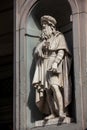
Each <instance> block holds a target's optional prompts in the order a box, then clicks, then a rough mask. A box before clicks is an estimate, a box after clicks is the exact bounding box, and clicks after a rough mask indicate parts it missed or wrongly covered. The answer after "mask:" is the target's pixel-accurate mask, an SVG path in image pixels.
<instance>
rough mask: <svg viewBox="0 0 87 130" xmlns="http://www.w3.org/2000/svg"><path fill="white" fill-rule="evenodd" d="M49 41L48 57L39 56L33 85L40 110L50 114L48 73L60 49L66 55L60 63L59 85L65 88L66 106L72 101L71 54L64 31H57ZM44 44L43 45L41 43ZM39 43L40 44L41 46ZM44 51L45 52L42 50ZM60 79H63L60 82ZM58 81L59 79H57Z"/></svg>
mask: <svg viewBox="0 0 87 130" xmlns="http://www.w3.org/2000/svg"><path fill="white" fill-rule="evenodd" d="M47 42H49V49H48V52H50V53H49V54H48V57H43V55H42V57H39V58H38V59H37V62H36V69H35V73H34V77H33V82H32V84H33V86H34V87H35V91H36V101H35V102H36V105H37V107H38V108H39V110H40V111H41V112H43V113H45V114H49V113H50V110H49V106H48V103H47V96H46V91H45V90H46V89H50V88H49V84H50V80H49V76H48V73H50V71H49V70H50V68H51V65H52V63H53V62H54V60H55V58H57V54H58V51H59V50H64V57H63V59H62V60H61V62H60V63H59V65H58V68H57V74H58V75H59V80H58V86H60V87H62V88H63V90H64V95H63V96H64V107H67V106H68V105H69V104H70V102H71V90H72V88H71V86H72V84H71V76H70V68H71V54H70V52H69V49H68V47H67V43H66V41H65V38H64V36H63V34H62V33H60V32H59V31H57V32H56V34H55V36H54V37H52V38H50V39H49V40H48V41H47ZM41 44H42V45H41ZM39 45H40V48H39V49H40V50H42V47H43V42H42V43H40V44H39ZM39 45H38V46H39ZM42 53H43V52H42ZM59 81H62V82H60V83H59ZM56 82H57V81H56Z"/></svg>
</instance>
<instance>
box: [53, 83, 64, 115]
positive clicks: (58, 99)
mask: <svg viewBox="0 0 87 130" xmlns="http://www.w3.org/2000/svg"><path fill="white" fill-rule="evenodd" d="M51 88H52V90H53V94H54V98H55V101H56V104H57V106H58V108H59V117H65V116H66V115H65V114H64V109H63V97H62V94H61V91H60V89H59V87H58V85H52V87H51Z"/></svg>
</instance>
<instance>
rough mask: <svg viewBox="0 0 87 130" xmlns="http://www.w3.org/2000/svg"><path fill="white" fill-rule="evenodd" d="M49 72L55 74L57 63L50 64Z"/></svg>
mask: <svg viewBox="0 0 87 130" xmlns="http://www.w3.org/2000/svg"><path fill="white" fill-rule="evenodd" d="M51 70H52V71H53V72H57V63H56V62H54V63H53V64H52V66H51Z"/></svg>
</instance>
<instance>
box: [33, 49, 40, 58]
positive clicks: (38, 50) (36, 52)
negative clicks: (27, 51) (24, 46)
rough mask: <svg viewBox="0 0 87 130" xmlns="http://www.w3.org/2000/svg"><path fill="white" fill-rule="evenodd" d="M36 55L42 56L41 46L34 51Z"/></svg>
mask: <svg viewBox="0 0 87 130" xmlns="http://www.w3.org/2000/svg"><path fill="white" fill-rule="evenodd" d="M34 55H35V56H38V57H42V50H41V49H39V48H36V49H35V51H34Z"/></svg>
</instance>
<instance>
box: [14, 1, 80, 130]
mask: <svg viewBox="0 0 87 130" xmlns="http://www.w3.org/2000/svg"><path fill="white" fill-rule="evenodd" d="M70 5H71V7H70ZM71 8H72V9H71ZM78 12H79V8H78V4H77V1H76V0H74V1H71V0H61V1H58V0H55V1H50V0H40V1H36V0H27V1H26V2H25V4H24V6H23V8H22V9H21V12H20V20H19V21H20V23H19V29H20V31H19V46H20V48H19V52H18V53H20V55H19V62H20V64H19V71H20V75H19V79H20V81H19V82H20V85H19V86H18V87H19V90H20V94H19V104H20V106H21V107H19V108H18V109H19V113H20V114H19V115H16V116H17V117H18V118H17V120H18V121H19V125H18V126H19V127H20V129H22V128H24V129H25V127H26V128H34V127H35V121H37V120H40V119H42V118H43V115H42V114H41V113H40V112H39V111H38V109H37V108H36V106H35V102H34V98H33V97H34V89H33V88H32V86H31V83H32V77H33V69H34V67H35V66H34V65H35V63H34V62H33V56H32V53H33V49H34V47H35V46H36V44H37V42H38V36H39V35H40V30H41V26H40V17H41V16H42V15H44V14H49V15H52V16H54V17H55V18H56V20H57V21H58V24H57V28H58V29H59V30H60V31H61V32H62V33H64V35H65V38H66V40H67V43H68V45H69V48H70V50H71V52H72V55H73V60H74V64H73V68H74V69H73V68H72V73H73V72H74V74H72V81H73V88H74V87H75V88H74V89H73V90H74V93H73V95H74V96H73V102H72V105H71V110H70V111H71V116H72V117H73V118H74V119H75V120H74V121H76V122H74V125H73V124H72V123H71V124H70V125H69V126H68V127H66V129H67V130H70V129H71V128H72V127H73V130H74V129H77V130H79V128H82V110H81V96H80V95H81V89H79V86H80V82H79V81H80V77H79V74H80V75H81V73H80V72H81V71H80V67H81V66H80V56H79V51H80V45H79V40H80V36H79V14H78ZM70 16H71V20H70ZM71 21H72V22H71ZM72 32H73V37H72ZM77 59H78V64H75V61H76V60H77ZM73 78H74V79H75V81H74V79H73ZM77 79H78V81H77ZM79 99H80V100H79ZM38 115H39V116H38ZM25 121H26V123H24V122H25ZM17 123H18V122H17ZM63 126H64V125H63ZM63 126H62V129H65V127H63ZM57 127H58V126H57ZM56 129H57V128H56Z"/></svg>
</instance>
